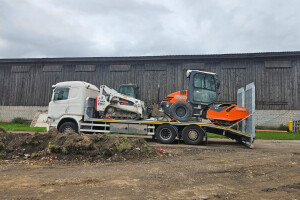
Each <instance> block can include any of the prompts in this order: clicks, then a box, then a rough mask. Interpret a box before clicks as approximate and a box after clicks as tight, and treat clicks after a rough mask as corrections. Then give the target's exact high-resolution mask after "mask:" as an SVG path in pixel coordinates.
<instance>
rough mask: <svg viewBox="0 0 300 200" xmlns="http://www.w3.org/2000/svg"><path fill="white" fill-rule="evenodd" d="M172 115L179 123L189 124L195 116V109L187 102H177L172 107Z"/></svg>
mask: <svg viewBox="0 0 300 200" xmlns="http://www.w3.org/2000/svg"><path fill="white" fill-rule="evenodd" d="M170 115H171V117H174V118H175V119H177V120H178V121H181V122H187V121H189V119H190V118H191V117H192V115H193V108H192V106H191V104H189V103H188V102H186V101H176V102H175V103H173V104H172V105H171V106H170Z"/></svg>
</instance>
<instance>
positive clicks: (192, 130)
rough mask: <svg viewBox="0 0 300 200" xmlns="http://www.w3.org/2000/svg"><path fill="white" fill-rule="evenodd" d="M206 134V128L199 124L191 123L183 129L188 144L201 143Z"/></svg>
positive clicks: (184, 138) (184, 139) (183, 135)
mask: <svg viewBox="0 0 300 200" xmlns="http://www.w3.org/2000/svg"><path fill="white" fill-rule="evenodd" d="M204 135H205V132H204V130H203V129H202V128H201V127H200V126H197V125H189V126H186V127H185V128H184V129H183V130H182V139H183V141H184V143H186V144H191V145H197V144H200V143H201V142H202V141H203V137H204Z"/></svg>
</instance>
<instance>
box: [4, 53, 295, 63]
mask: <svg viewBox="0 0 300 200" xmlns="http://www.w3.org/2000/svg"><path fill="white" fill-rule="evenodd" d="M294 56H300V51H286V52H259V53H235V54H205V55H162V56H128V57H61V58H10V59H0V64H5V63H43V62H47V63H49V62H118V61H119V62H122V61H124V62H126V61H165V60H174V61H175V60H176V61H180V60H202V59H251V58H276V57H278V58H280V57H294Z"/></svg>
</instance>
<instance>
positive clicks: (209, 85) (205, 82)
mask: <svg viewBox="0 0 300 200" xmlns="http://www.w3.org/2000/svg"><path fill="white" fill-rule="evenodd" d="M193 94H194V99H193V100H194V101H197V102H203V103H212V102H214V101H216V100H217V92H216V81H215V78H214V76H213V75H211V74H202V73H197V74H195V75H194V92H193Z"/></svg>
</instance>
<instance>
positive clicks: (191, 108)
mask: <svg viewBox="0 0 300 200" xmlns="http://www.w3.org/2000/svg"><path fill="white" fill-rule="evenodd" d="M186 76H187V77H188V79H189V81H188V89H187V90H183V91H177V92H174V93H172V94H170V95H168V96H167V97H165V98H164V99H163V101H162V102H161V107H162V110H163V111H164V113H165V114H167V115H168V116H170V117H172V118H174V119H176V120H178V121H181V122H187V121H189V120H190V119H191V117H200V118H203V119H209V120H210V121H212V123H214V124H217V125H225V126H229V125H232V124H234V123H236V122H237V121H239V120H242V119H244V118H246V117H247V116H248V109H247V108H244V107H242V106H238V105H236V104H220V105H214V102H215V101H216V100H217V97H218V95H219V87H220V83H219V81H218V76H217V74H216V73H212V72H205V71H198V70H187V73H186Z"/></svg>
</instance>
